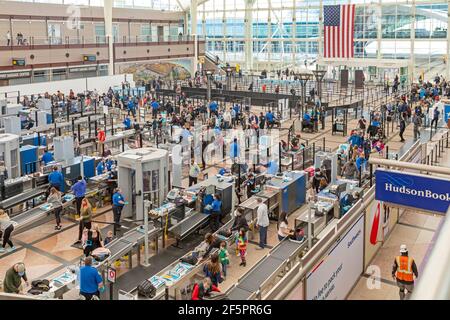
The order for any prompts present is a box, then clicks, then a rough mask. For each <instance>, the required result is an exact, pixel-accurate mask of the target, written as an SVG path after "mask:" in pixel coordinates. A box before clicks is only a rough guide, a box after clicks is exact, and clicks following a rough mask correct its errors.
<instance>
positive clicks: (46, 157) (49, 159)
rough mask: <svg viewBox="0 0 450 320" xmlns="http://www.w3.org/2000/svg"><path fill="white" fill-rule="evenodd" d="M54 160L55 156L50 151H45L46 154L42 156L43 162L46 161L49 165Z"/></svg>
mask: <svg viewBox="0 0 450 320" xmlns="http://www.w3.org/2000/svg"><path fill="white" fill-rule="evenodd" d="M53 160H54V159H53V154H52V153H51V152H50V151H48V149H45V152H44V154H43V155H42V161H44V164H45V165H47V164H48V163H49V162H52V161H53Z"/></svg>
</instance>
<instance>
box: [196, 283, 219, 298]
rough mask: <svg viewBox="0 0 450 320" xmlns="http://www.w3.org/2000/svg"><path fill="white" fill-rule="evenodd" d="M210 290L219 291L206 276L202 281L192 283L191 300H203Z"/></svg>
mask: <svg viewBox="0 0 450 320" xmlns="http://www.w3.org/2000/svg"><path fill="white" fill-rule="evenodd" d="M211 291H215V292H220V290H219V288H217V287H216V286H215V285H213V284H212V282H211V279H210V278H208V277H206V278H204V279H203V281H202V282H200V283H196V284H195V285H194V289H193V290H192V298H191V300H203V298H204V297H205V296H209V294H210V292H211Z"/></svg>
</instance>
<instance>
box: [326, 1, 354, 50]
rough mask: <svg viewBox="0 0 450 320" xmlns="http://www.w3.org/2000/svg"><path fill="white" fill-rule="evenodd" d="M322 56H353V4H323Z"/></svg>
mask: <svg viewBox="0 0 450 320" xmlns="http://www.w3.org/2000/svg"><path fill="white" fill-rule="evenodd" d="M323 16H324V24H323V25H324V48H323V56H324V58H353V53H354V46H353V34H354V30H355V5H354V4H343V5H332V6H323Z"/></svg>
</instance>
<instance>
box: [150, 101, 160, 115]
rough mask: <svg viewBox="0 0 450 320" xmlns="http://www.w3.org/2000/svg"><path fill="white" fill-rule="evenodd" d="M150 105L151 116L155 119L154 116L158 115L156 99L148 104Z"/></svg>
mask: <svg viewBox="0 0 450 320" xmlns="http://www.w3.org/2000/svg"><path fill="white" fill-rule="evenodd" d="M150 106H151V107H152V118H153V119H156V117H157V116H158V109H159V103H158V101H156V100H153V102H152V103H151V104H150Z"/></svg>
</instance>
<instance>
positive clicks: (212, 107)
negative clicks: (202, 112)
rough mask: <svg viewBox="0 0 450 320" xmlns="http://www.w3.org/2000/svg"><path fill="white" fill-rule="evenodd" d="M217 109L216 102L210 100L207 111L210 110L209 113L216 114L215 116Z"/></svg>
mask: <svg viewBox="0 0 450 320" xmlns="http://www.w3.org/2000/svg"><path fill="white" fill-rule="evenodd" d="M217 109H218V105H217V102H215V101H212V102H211V103H210V104H209V112H210V113H211V114H214V115H216V117H217V116H218V115H219V114H218V113H217Z"/></svg>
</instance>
